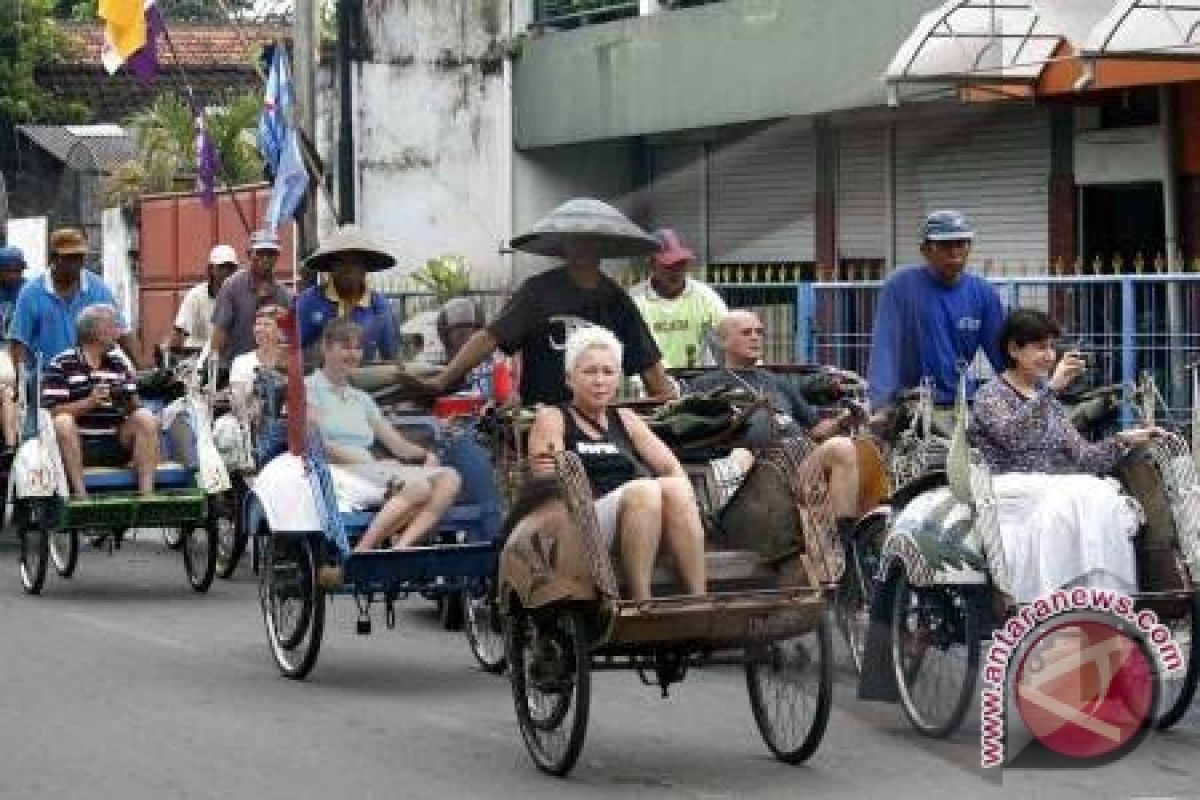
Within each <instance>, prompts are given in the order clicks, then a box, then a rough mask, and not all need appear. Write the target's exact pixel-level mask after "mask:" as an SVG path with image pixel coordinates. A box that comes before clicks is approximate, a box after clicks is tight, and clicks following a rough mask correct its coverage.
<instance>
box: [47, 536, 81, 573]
mask: <svg viewBox="0 0 1200 800" xmlns="http://www.w3.org/2000/svg"><path fill="white" fill-rule="evenodd" d="M50 563H52V564H54V571H55V572H57V573H58V574H59V576H60V577H63V578H69V577H71V576H72V575H74V574H75V567H76V566H77V565H78V564H79V531H77V530H69V531H55V532H54V533H52V534H50Z"/></svg>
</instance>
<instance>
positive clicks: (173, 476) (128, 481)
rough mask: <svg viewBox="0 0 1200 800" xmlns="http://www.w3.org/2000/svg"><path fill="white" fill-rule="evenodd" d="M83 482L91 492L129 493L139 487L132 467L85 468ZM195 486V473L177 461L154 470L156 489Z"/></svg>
mask: <svg viewBox="0 0 1200 800" xmlns="http://www.w3.org/2000/svg"><path fill="white" fill-rule="evenodd" d="M83 482H84V485H85V486H86V487H87V488H88V490H89V491H92V490H96V491H128V490H132V489H136V488H137V485H138V483H137V472H136V471H135V470H134V469H133V468H132V467H85V468H84V470H83ZM195 485H196V477H195V472H194V471H193V470H192V469H190V468H188V467H186V466H184V465H183V464H180V463H178V462H176V461H164V462H163V463H161V464H159V465H158V467H157V468H155V470H154V486H155V488H158V489H186V488H192V487H194V486H195Z"/></svg>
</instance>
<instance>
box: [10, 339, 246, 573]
mask: <svg viewBox="0 0 1200 800" xmlns="http://www.w3.org/2000/svg"><path fill="white" fill-rule="evenodd" d="M41 369H42V365H41V362H40V361H39V362H38V363H37V365H36V366H35V367H34V368H32V369H30V370H28V371H27V375H26V381H24V382H22V383H21V386H20V387H19V397H18V405H19V407H20V409H21V419H22V437H21V444H20V447H19V448H18V450H17V453H16V455H15V457H14V459H13V465H12V470H11V476H10V480H9V489H8V497H9V500H10V503H9V513H11V515H12V519H13V522H14V524H15V526H16V530H17V535H18V537H19V538H20V544H21V548H20V572H21V584H22V587H23V588H24V590H25V591H26V592H27V593H29V594H39V593H40V592H41V591H42V588H43V585H44V583H45V579H46V573H47V567H48V565H50V564H53V566H54V570H55V572H56V573H57V574H58V575H59V576H60V577H62V578H70V577H71V576H72V575H74V573H75V569H76V566H77V564H78V559H79V550H80V539H81V537H82V536H86V535H92V536H95V540H94V543H96V544H107V548H108V553H109V554H110V555H111V554H112V552H113V550H114V549H115V548H118V547H120V544H121V541H122V538H123V537H124V535H125V534H126V532H127V531H129V530H130V529H138V528H163V529H171V530H177V531H178V532H179V534H178V537H179V540H180V542H181V546H180V548H179V549H180V550H182V553H183V562H184V568H185V570H186V572H187V577H188V582H189V584H190V585H191V587H192V588H193V589H194V590H195V591H197V592H206V591H208V588H209V586H210V585H211V584H212V580H213V574H214V570H215V565H216V536H217V533H216V529H217V520H216V504H215V503H214V502H213V501H214V498H215V497H217V496H218V495H220V493H222V492H224V491H226V490H227V489H228V488H229V476H228V474H227V473H226V472H225V469H224V467H223V465H222V464H221V461H220V458H219V456H218V455H217V454H216V450H215V447H214V446H213V444H212V438H211V425H210V422H209V416H208V403H207V401H206V400H205V398H204V397H203V391H204V389H203V386H202V385H201V384H200V382H199V381H198V380H190V381H184V383H185V388H184V391H185V394H184V402H183V410H182V412H181V413H183V414H185V415H187V416H188V417H189V418H190V420H191V422H190V428H191V430H192V431H193V432H194V436H195V439H194V442H193V448H194V451H195V454H196V462H197V463H196V464H195V465H194V466H187V465H185V464H182V463H180V462H178V461H163V462H161V463H160V464H159V465H158V467H157V469H156V470H155V476H154V491H153V493H151V494H149V495H140V494H139V493H138V492H137V490H136V489H137V475H136V473H135V471H134V470H133V469H132V468H131V467H86V468H85V469H84V480H85V485H86V487H87V490H88V496H87V497H86V498H75V497H72V496H71V493H70V490H69V487H68V484H67V479H66V473H65V470H64V468H63V464H62V458H61V454H60V452H59V447H58V442H57V437H56V435H55V430H54V423H53V421H52V419H51V415H50V412H49V411H47V410H45V409H43V408H41V397H40V388H41ZM177 380H178V376H175V379H168V380H167V381H166V383H168V384H170V383H173V382H177ZM163 383H164V381H163V376H162V375H161V374H159V373H154V372H149V373H142V374H141V375H139V387H140V392H139V394H141V393H142V392H148V391H149V389H150V387H154V386H162V385H163ZM119 401H120V397H119V396H118V393H116V392H114V402H119Z"/></svg>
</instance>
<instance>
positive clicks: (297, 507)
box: [244, 453, 325, 533]
mask: <svg viewBox="0 0 1200 800" xmlns="http://www.w3.org/2000/svg"><path fill="white" fill-rule="evenodd" d="M244 513H245V514H246V517H245V518H244V519H245V521H246V524H247V527H246V530H248V531H255V530H257V529H258V526H259V525H261V524H263V523H264V522H265V523H266V524H267V526H268V527H269V528H270V529H271V530H272V531H286V532H291V533H313V532H320V531H324V530H325V525H324V523H323V522H322V521H321V515H320V514H319V513H318V512H317V504H316V502H315V500H314V498H313V494H312V485H311V484H310V483H309V481H308V476H307V475H306V474H305V472H304V463H303V461H301V459H300V458H299V457H297V456H294V455H292V454H291V453H284V454H283V455H281V456H278V457H276V458H274V459H272V460H271V462H270V463H269V464H267V465H266V466H265V467H263V468H262V470H261V471H260V472H259V473H258V476H257V477H256V478H255V479H254V488H253V489H252V490H251V491H250V494H249V495H248V496H247V498H246V510H245V512H244ZM252 518H253V519H252Z"/></svg>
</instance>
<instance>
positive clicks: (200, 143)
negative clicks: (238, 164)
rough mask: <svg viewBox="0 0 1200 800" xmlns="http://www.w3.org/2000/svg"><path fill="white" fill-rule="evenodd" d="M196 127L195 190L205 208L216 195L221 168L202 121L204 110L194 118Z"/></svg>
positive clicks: (210, 137)
mask: <svg viewBox="0 0 1200 800" xmlns="http://www.w3.org/2000/svg"><path fill="white" fill-rule="evenodd" d="M194 124H195V128H196V190H197V191H198V192H200V197H201V198H202V201H203V203H204V206H205V207H206V208H208V207H211V206H212V204H213V200H214V199H215V196H216V184H217V173H218V172H220V170H221V159H220V157H219V156H218V155H217V149H216V148H215V147H213V141H212V136H210V135H209V133H208V126H207V125H206V124H205V121H204V112H203V111H199V112H197V113H196V116H195V118H194Z"/></svg>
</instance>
